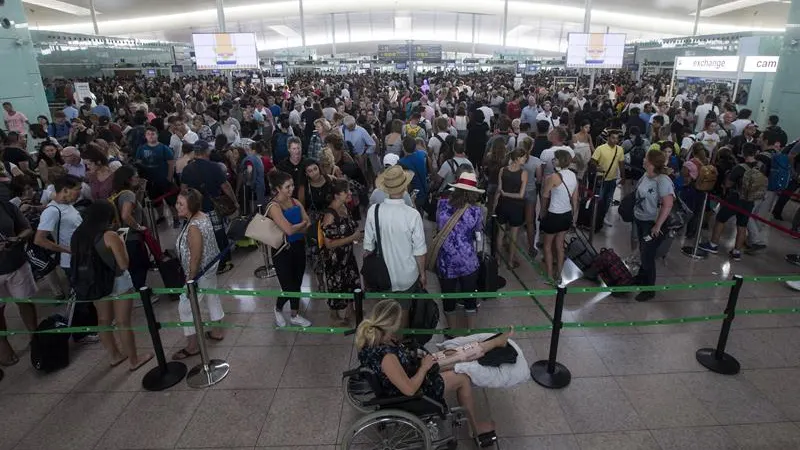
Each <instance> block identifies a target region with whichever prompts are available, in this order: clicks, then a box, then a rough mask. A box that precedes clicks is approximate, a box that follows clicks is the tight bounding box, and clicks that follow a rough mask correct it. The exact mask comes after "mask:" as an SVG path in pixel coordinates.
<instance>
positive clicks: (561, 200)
mask: <svg viewBox="0 0 800 450" xmlns="http://www.w3.org/2000/svg"><path fill="white" fill-rule="evenodd" d="M556 173H558V174H561V178H562V179H563V180H564V182H563V183H558V186H556V187H554V188H553V189H552V190H550V206H549V207H548V208H547V212H549V213H552V214H563V213H566V212H570V211H572V202H571V200H570V198H571V197H570V196H571V195H572V194H573V193H574V192H575V190H576V189H578V178H577V177H576V176H575V172H573V171H571V170H568V169H561V170H559V171H558V172H556ZM556 176H557V175H556ZM564 185H566V187H565V186H564Z"/></svg>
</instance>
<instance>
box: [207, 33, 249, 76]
mask: <svg viewBox="0 0 800 450" xmlns="http://www.w3.org/2000/svg"><path fill="white" fill-rule="evenodd" d="M192 42H193V43H194V53H195V59H196V62H197V69H198V70H219V69H232V70H236V69H258V50H257V48H256V35H255V34H254V33H214V34H193V35H192Z"/></svg>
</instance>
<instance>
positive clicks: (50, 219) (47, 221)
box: [33, 208, 71, 253]
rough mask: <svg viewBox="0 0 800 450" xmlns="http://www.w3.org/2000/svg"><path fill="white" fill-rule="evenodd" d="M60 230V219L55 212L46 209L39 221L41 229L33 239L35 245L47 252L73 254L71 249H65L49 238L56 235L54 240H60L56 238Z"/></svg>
mask: <svg viewBox="0 0 800 450" xmlns="http://www.w3.org/2000/svg"><path fill="white" fill-rule="evenodd" d="M57 228H58V218H57V215H56V213H55V212H54V211H52V210H51V209H47V208H45V210H44V211H43V212H42V215H41V217H40V219H39V229H38V230H36V234H34V237H33V243H34V244H36V245H38V246H39V247H42V248H43V249H45V250H50V251H51V252H55V253H71V252H70V249H69V247H63V246H61V245H59V244H58V242H53V241H51V240H50V239H48V238H47V236H48V235H51V234H52V235H54V236H53V238H54V239H56V240H58V237H57V236H55V234H56V232H55V230H56V229H57Z"/></svg>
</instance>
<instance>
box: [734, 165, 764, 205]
mask: <svg viewBox="0 0 800 450" xmlns="http://www.w3.org/2000/svg"><path fill="white" fill-rule="evenodd" d="M740 166H742V167H743V168H744V175H742V182H741V185H740V186H741V189H740V191H739V195H741V197H742V200H744V201H748V202H754V201H756V200H761V199H762V198H764V195H765V194H766V192H767V184H768V183H769V181H768V180H767V177H766V176H765V175H764V174H763V173H762V172H761V171H760V170H759V169H758V167H750V166H749V165H747V164H745V163H742V164H740Z"/></svg>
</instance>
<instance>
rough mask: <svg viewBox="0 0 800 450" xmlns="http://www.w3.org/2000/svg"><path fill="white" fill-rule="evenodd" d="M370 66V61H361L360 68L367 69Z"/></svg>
mask: <svg viewBox="0 0 800 450" xmlns="http://www.w3.org/2000/svg"><path fill="white" fill-rule="evenodd" d="M371 67H372V64H370V63H361V68H362V69H369V68H371Z"/></svg>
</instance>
